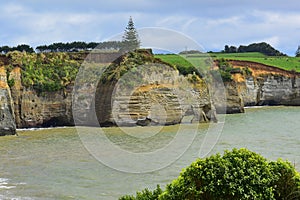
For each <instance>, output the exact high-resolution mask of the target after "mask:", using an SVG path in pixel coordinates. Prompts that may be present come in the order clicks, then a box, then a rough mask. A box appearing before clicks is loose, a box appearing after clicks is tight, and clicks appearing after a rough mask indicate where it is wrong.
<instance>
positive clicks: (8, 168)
mask: <svg viewBox="0 0 300 200" xmlns="http://www.w3.org/2000/svg"><path fill="white" fill-rule="evenodd" d="M223 117H224V116H223ZM299 121H300V107H259V108H247V109H246V112H245V113H243V114H234V115H226V116H225V123H224V126H222V129H221V130H219V132H216V133H213V134H216V135H215V136H214V135H212V136H213V137H212V138H214V139H213V141H210V143H206V144H203V141H206V140H205V138H207V137H206V136H207V134H208V130H209V129H211V126H214V125H210V124H199V125H197V126H196V129H195V124H194V125H192V124H189V123H185V124H181V125H175V126H168V127H128V128H121V129H120V128H116V127H115V128H103V129H101V130H102V133H103V134H102V136H101V137H105V138H106V139H107V141H109V142H111V143H112V144H113V145H114V146H116V147H118V149H117V148H116V149H115V150H114V149H112V150H110V151H107V152H106V146H105V144H103V143H99V145H100V146H99V148H98V150H99V151H101V152H100V153H101V154H99V155H101V156H105V158H103V157H102V158H103V159H102V158H101V157H100V158H99V157H98V156H97V155H95V151H93V150H92V148H89V147H93V145H94V146H95V144H96V143H95V142H97V140H99V141H100V140H101V141H102V139H101V137H100V136H99V135H97V134H99V133H97V131H98V130H99V129H100V128H87V127H80V128H78V129H77V128H75V127H64V128H51V129H35V130H24V129H23V130H18V136H4V137H0V199H16V200H17V199H22V200H31V199H38V200H40V199H41V200H44V199H45V200H46V199H49V200H50V199H66V200H67V199H89V200H90V199H101V200H102V199H104V200H105V199H118V198H119V197H120V196H122V195H125V194H134V193H135V191H137V190H141V189H143V188H146V187H147V188H150V189H153V188H155V187H156V185H157V184H160V185H161V186H162V187H164V186H165V185H166V184H167V183H170V182H171V181H172V180H173V179H174V178H176V177H177V176H178V175H179V173H180V171H181V170H182V168H184V167H187V166H188V165H190V163H191V162H192V161H194V160H195V159H196V158H197V157H198V156H201V155H204V154H201V148H202V152H205V153H208V154H205V155H206V156H209V155H211V154H215V153H223V151H224V150H226V149H229V150H230V149H232V148H241V147H246V148H248V149H250V150H252V151H255V152H257V153H260V154H261V155H263V156H265V157H266V158H268V159H270V160H276V159H277V158H283V159H288V160H289V161H290V162H291V163H292V164H293V165H295V167H296V168H297V169H298V170H300V153H299V150H300V148H299V147H300V131H299V130H300V123H299ZM219 123H221V122H219ZM103 130H104V131H103ZM179 130H181V131H182V134H183V136H185V137H181V138H180V140H179V144H182V146H180V145H179V146H178V149H177V150H178V151H182V153H181V154H178V156H177V157H176V156H175V157H176V159H173V160H172V159H171V157H172V153H173V152H169V154H168V152H165V153H164V154H167V155H160V156H161V157H162V158H166V163H163V162H162V163H160V162H159V160H161V159H160V157H159V156H158V157H156V158H155V159H152V160H151V159H150V160H142V159H141V160H134V161H132V160H129V159H128V158H127V157H126V156H123V154H120V155H118V153H117V151H119V150H120V149H124V150H125V151H126V152H129V153H131V154H132V155H135V154H136V155H137V154H139V153H144V154H145V155H147V153H157V154H158V155H159V153H160V150H162V149H164V148H166V147H168V145H171V144H172V143H173V142H174V141H175V140H176V137H177V135H178V132H179ZM195 130H196V132H195ZM93 131H96V133H95V135H93ZM78 132H79V133H78ZM85 133H86V135H84V134H85ZM153 133H157V134H153ZM194 133H195V134H194ZM91 135H92V136H91ZM148 135H151V137H150V136H149V137H148ZM85 136H89V137H90V136H91V137H92V140H91V141H83V140H85V139H86V137H85ZM97 138H98V139H97ZM99 138H100V139H99ZM149 138H150V139H149ZM216 140H217V141H216ZM207 141H208V140H207ZM207 141H206V142H207ZM89 142H90V143H89ZM94 143H95V144H94ZM186 144H187V145H186ZM208 144H209V145H208ZM101 145H102V146H101ZM96 147H97V146H96ZM183 147H184V148H183ZM185 147H187V148H185ZM203 148H207V149H204V151H203ZM96 150H97V148H96ZM102 151H103V152H102ZM114 151H116V152H114ZM162 152H163V151H162ZM96 153H97V152H96ZM124 155H125V154H124ZM163 156H166V157H163ZM168 157H170V161H172V162H169V160H168V159H169V158H168ZM175 157H174V158H175ZM107 159H108V161H107ZM119 160H121V161H122V162H123V163H124V166H126V167H124V168H122V167H120V166H119V165H117V164H118V163H115V162H114V161H119ZM167 160H168V162H167ZM109 161H111V162H109ZM147 162H148V163H147ZM155 162H156V164H158V165H153V170H152V171H151V170H148V171H147V172H145V173H144V172H141V171H136V173H134V172H135V170H141V169H143V168H144V167H145V166H147V167H149V166H150V168H149V169H151V164H152V163H155ZM159 164H161V166H162V167H158V168H159V169H157V166H159Z"/></svg>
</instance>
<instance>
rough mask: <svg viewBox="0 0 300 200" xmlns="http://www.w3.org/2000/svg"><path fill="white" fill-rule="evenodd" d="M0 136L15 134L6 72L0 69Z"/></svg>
mask: <svg viewBox="0 0 300 200" xmlns="http://www.w3.org/2000/svg"><path fill="white" fill-rule="evenodd" d="M0 106H1V107H0V136H2V135H14V134H16V124H15V117H14V111H13V103H12V98H11V94H10V89H9V87H8V85H7V78H6V70H5V68H4V67H0Z"/></svg>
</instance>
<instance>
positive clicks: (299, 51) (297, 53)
mask: <svg viewBox="0 0 300 200" xmlns="http://www.w3.org/2000/svg"><path fill="white" fill-rule="evenodd" d="M295 54H296V57H300V45H299V46H298V49H297V51H296V53H295Z"/></svg>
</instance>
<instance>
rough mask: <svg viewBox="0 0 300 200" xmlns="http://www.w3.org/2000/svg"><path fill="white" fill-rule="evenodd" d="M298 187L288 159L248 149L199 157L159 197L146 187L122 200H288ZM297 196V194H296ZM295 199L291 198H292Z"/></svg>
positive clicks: (299, 183) (297, 179)
mask: <svg viewBox="0 0 300 200" xmlns="http://www.w3.org/2000/svg"><path fill="white" fill-rule="evenodd" d="M299 188H300V178H299V173H298V172H296V170H295V168H294V167H293V166H292V165H291V164H290V163H289V162H287V161H282V160H278V161H276V162H275V161H272V162H269V161H267V160H266V159H265V158H264V157H262V156H261V155H259V154H257V153H254V152H251V151H249V150H247V149H244V148H242V149H233V150H232V151H225V153H224V155H223V156H222V155H220V154H216V155H212V156H210V157H208V158H205V159H198V160H196V161H195V162H193V163H192V164H191V165H190V166H189V167H187V168H186V169H184V170H183V171H182V172H181V174H180V176H179V177H178V178H177V179H175V180H174V181H173V182H172V183H171V184H168V185H167V186H166V189H165V191H163V192H160V193H161V194H159V195H158V197H156V196H155V198H154V197H153V195H152V196H151V194H153V193H154V191H153V192H152V193H151V191H149V190H148V189H145V190H143V191H142V192H137V196H136V197H134V196H125V197H126V198H127V199H126V198H125V197H122V198H123V199H122V198H120V199H121V200H136V199H147V198H148V196H149V197H151V198H148V199H153V198H154V199H156V200H181V199H187V200H202V199H205V200H219V199H222V200H234V199H259V200H263V199H266V200H272V199H291V196H292V195H295V194H296V195H297V194H298V193H297V191H299ZM298 197H299V196H298ZM293 198H294V197H293Z"/></svg>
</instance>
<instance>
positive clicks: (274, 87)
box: [225, 61, 300, 113]
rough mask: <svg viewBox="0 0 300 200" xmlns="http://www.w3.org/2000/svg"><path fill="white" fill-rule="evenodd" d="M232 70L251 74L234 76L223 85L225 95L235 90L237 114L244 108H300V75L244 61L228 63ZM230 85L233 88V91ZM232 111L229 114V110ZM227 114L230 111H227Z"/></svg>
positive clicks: (236, 74)
mask: <svg viewBox="0 0 300 200" xmlns="http://www.w3.org/2000/svg"><path fill="white" fill-rule="evenodd" d="M230 64H231V65H232V67H233V68H241V69H245V68H247V69H249V70H250V71H251V74H248V75H246V74H243V73H235V74H233V75H232V77H233V81H232V82H231V83H225V86H226V88H227V91H228V92H227V93H229V91H232V90H234V91H235V94H233V95H232V97H235V98H236V99H240V100H236V101H235V102H233V104H232V107H234V108H235V109H234V110H235V111H236V112H243V111H242V110H241V109H240V108H241V107H244V106H261V105H270V106H272V105H286V106H299V105H300V74H299V73H296V72H291V71H286V70H282V69H278V68H274V67H271V66H267V65H263V64H259V63H254V62H245V61H230ZM232 85H235V86H234V87H232ZM231 111H232V110H231ZM228 113H231V112H230V108H229V110H228Z"/></svg>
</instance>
